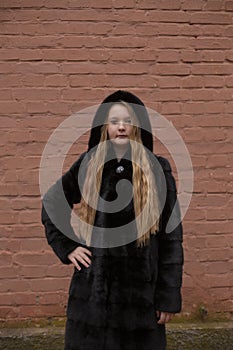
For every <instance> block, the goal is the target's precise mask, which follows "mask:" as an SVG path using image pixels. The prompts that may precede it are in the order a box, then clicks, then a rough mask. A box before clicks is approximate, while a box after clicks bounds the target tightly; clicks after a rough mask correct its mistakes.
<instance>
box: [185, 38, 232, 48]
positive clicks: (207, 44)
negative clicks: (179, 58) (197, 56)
mask: <svg viewBox="0 0 233 350" xmlns="http://www.w3.org/2000/svg"><path fill="white" fill-rule="evenodd" d="M192 47H194V48H195V49H199V50H200V49H202V50H203V49H207V50H209V49H210V50H220V49H231V48H232V45H231V39H230V38H214V39H211V38H208V37H207V38H202V37H200V38H197V39H195V40H193V41H192Z"/></svg>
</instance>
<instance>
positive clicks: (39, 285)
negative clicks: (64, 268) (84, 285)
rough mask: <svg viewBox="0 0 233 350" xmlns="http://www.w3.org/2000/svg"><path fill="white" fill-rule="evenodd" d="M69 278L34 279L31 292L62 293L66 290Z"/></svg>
mask: <svg viewBox="0 0 233 350" xmlns="http://www.w3.org/2000/svg"><path fill="white" fill-rule="evenodd" d="M69 284H70V278H60V277H59V278H43V279H34V280H33V283H32V284H31V290H32V291H33V292H53V291H64V290H66V289H68V287H69Z"/></svg>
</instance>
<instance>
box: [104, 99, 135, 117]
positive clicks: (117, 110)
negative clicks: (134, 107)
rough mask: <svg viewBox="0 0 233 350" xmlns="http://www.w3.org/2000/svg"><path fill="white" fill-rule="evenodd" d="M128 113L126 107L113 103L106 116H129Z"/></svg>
mask: <svg viewBox="0 0 233 350" xmlns="http://www.w3.org/2000/svg"><path fill="white" fill-rule="evenodd" d="M129 116H130V113H129V111H128V109H127V107H125V106H123V105H120V104H119V103H118V104H114V105H113V106H112V107H111V108H110V110H109V113H108V117H115V118H121V117H129Z"/></svg>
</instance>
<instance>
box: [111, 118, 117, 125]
mask: <svg viewBox="0 0 233 350" xmlns="http://www.w3.org/2000/svg"><path fill="white" fill-rule="evenodd" d="M110 123H111V124H114V125H116V124H117V123H118V122H117V120H115V119H112V120H110Z"/></svg>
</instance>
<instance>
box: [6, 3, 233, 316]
mask: <svg viewBox="0 0 233 350" xmlns="http://www.w3.org/2000/svg"><path fill="white" fill-rule="evenodd" d="M232 11H233V1H223V0H219V1H216V0H210V1H207V0H195V1H194V0H160V1H150V0H142V1H138V0H127V1H123V0H115V1H114V0H98V1H93V0H83V1H81V0H76V1H75V0H59V1H54V0H43V1H32V0H20V1H19V0H17V1H16V0H8V1H4V0H2V1H1V2H0V41H1V46H2V47H1V50H0V82H1V92H0V100H1V101H0V114H1V121H0V125H1V138H0V143H1V147H0V159H1V168H0V174H1V183H0V231H1V238H0V249H1V257H0V261H1V267H0V269H1V286H0V304H1V306H0V319H1V320H12V319H14V320H15V319H24V318H38V317H48V316H63V315H64V314H65V307H66V301H67V291H68V285H69V279H70V276H71V273H72V267H71V266H63V265H62V264H61V263H60V262H59V261H58V259H57V258H56V256H55V255H54V254H53V253H52V251H51V249H50V248H49V246H48V245H47V242H46V240H45V237H44V231H43V227H42V226H41V223H40V208H41V203H40V192H39V166H40V157H41V154H42V151H43V149H44V146H45V144H46V142H47V139H48V137H49V136H50V134H51V133H52V131H53V130H54V129H55V128H56V127H57V126H58V125H59V124H60V122H62V121H63V120H65V119H66V118H67V117H68V116H69V115H71V114H72V113H73V112H76V111H79V110H80V109H82V108H85V107H88V106H91V105H95V104H97V103H99V102H100V101H101V100H102V99H103V98H104V97H105V96H106V95H108V94H109V93H111V92H113V91H115V90H116V89H119V88H120V89H127V90H129V91H132V92H134V93H135V94H137V95H138V96H139V97H140V98H141V99H142V100H143V101H144V102H145V103H146V105H147V106H148V107H150V108H153V109H155V110H156V111H158V112H159V113H161V114H162V115H164V116H165V117H166V118H167V119H168V120H170V121H171V122H172V123H173V125H174V126H175V127H176V128H177V130H178V131H179V132H180V134H181V135H182V137H183V139H184V141H185V143H186V146H187V148H188V150H189V152H190V155H191V159H192V162H193V166H194V177H195V183H194V192H193V198H192V201H191V204H190V208H189V211H188V212H187V214H186V216H185V220H184V229H185V238H184V247H185V260H186V263H185V269H184V287H183V299H184V307H183V312H184V313H187V314H189V313H191V312H197V310H198V308H199V307H200V305H204V306H205V307H206V308H207V310H208V311H209V312H210V313H211V312H225V313H226V314H228V315H229V312H232V311H233V305H232V302H231V299H232V285H233V282H232V269H233V260H232V238H233V234H232V232H233V214H232V213H233V211H232V204H233V200H232V189H233V185H232V184H233V182H232V176H233V166H232V164H233V143H232V137H233V132H232V126H233V116H232V113H233V102H232V97H233V66H232V61H233V41H232V40H233V21H232V20H233V12H232ZM86 140H87V136H84V137H83V139H82V140H81V142H80V143H79V146H78V147H77V146H76V147H72V148H71V150H70V152H69V155H68V158H67V160H66V163H65V167H68V166H70V165H71V164H72V162H73V161H74V160H75V159H76V157H77V155H78V154H80V153H81V152H82V151H83V150H84V149H85V141H86ZM156 152H157V153H160V154H164V155H167V156H168V158H169V159H170V160H172V159H171V157H170V155H169V154H166V152H167V151H166V149H164V148H163V147H162V146H161V145H160V144H159V143H158V145H157V146H156ZM174 170H175V169H174ZM174 174H175V176H176V172H175V171H174Z"/></svg>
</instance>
